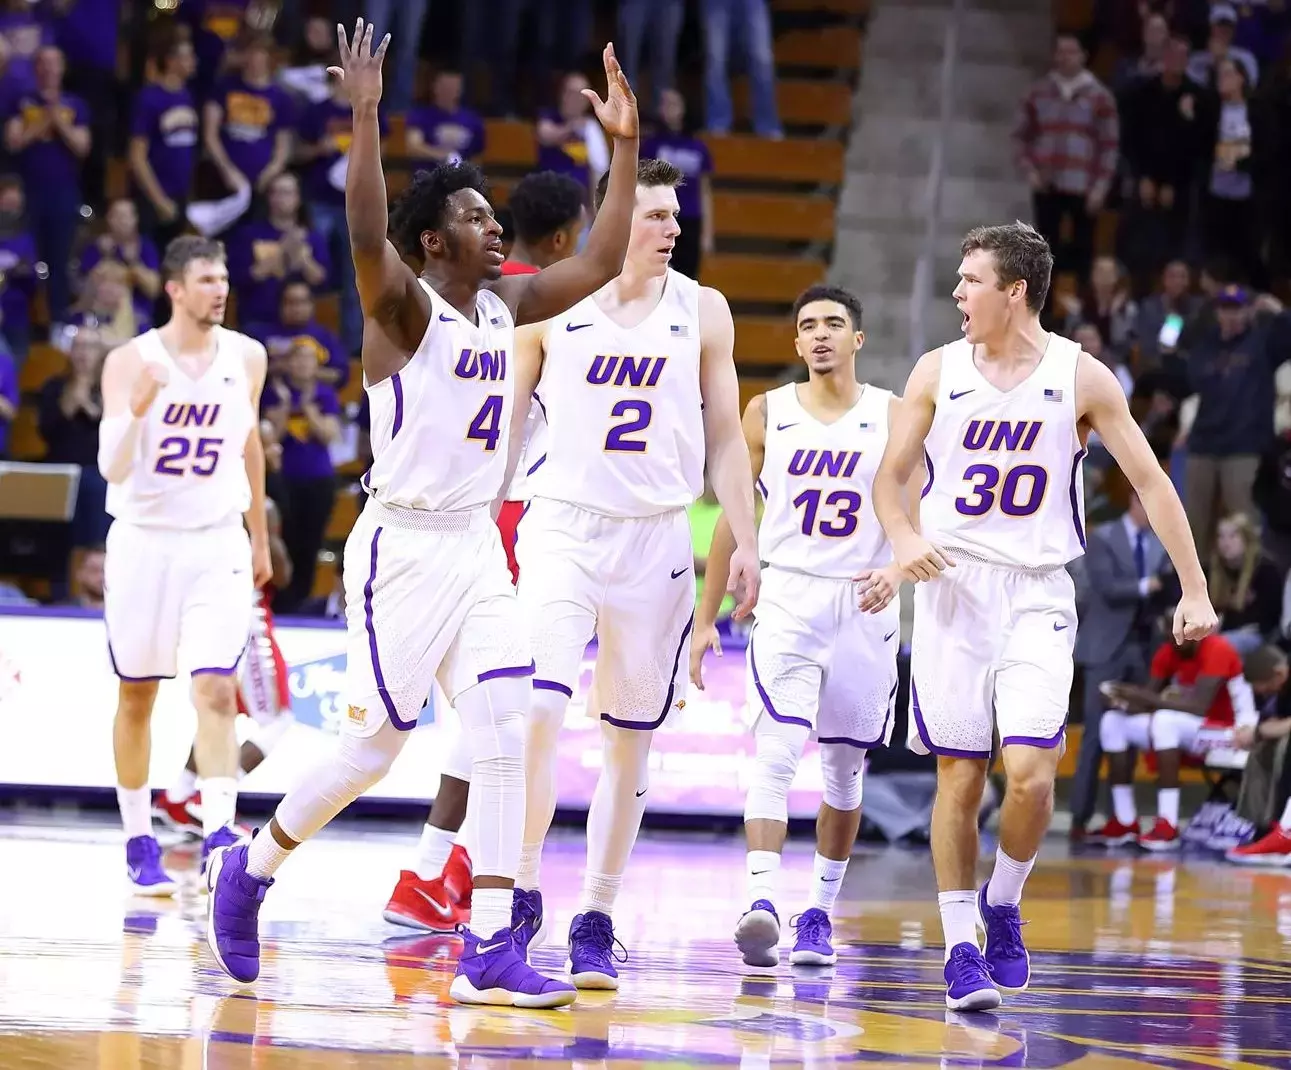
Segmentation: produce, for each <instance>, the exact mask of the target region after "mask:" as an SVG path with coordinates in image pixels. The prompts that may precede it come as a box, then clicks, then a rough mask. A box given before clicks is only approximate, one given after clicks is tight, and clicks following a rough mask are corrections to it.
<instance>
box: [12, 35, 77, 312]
mask: <svg viewBox="0 0 1291 1070" xmlns="http://www.w3.org/2000/svg"><path fill="white" fill-rule="evenodd" d="M65 66H66V64H65V62H64V60H63V53H62V52H61V51H59V50H58V49H57V48H53V47H49V48H42V49H41V50H40V52H38V53H37V55H36V89H35V91H34V92H32V93H29V94H24V95H23V96H22V97H21V98H20V99H19V101H18V114H17V115H15V116H14V117H13V118H11V119H10V120H9V121H8V123H6V124H5V131H4V133H5V144H6V145H7V146H8V147H9V151H10V152H13V153H15V154H17V156H18V164H19V166H20V167H21V169H22V176H23V182H24V184H25V185H26V187H27V189H29V190H36V191H38V192H37V195H36V196H34V197H32V198H31V199H30V203H29V204H28V206H27V212H28V219H29V220H30V222H31V229H32V231H33V232H34V233H35V235H36V249H37V250H38V251H39V253H40V258H41V259H42V260H44V261H45V263H46V264H48V265H49V279H48V282H47V284H46V285H47V287H48V294H49V314H50V318H51V319H53V320H54V322H56V323H62V322H63V321H64V320H65V319H66V317H67V308H68V306H69V305H70V304H71V301H72V287H71V279H70V278H69V277H68V263H69V262H70V261H71V259H72V242H73V241H74V240H75V238H76V228H77V226H78V224H79V223H80V221H81V205H82V203H84V198H83V197H82V195H81V161H82V160H84V159H85V157H86V155H88V153H89V151H90V125H89V123H90V109H89V108H88V107H87V106H86V104H85V102H84V101H83V100H80V99H78V98H77V97H73V96H70V95H68V94H67V93H65V92H63V71H64V69H65Z"/></svg>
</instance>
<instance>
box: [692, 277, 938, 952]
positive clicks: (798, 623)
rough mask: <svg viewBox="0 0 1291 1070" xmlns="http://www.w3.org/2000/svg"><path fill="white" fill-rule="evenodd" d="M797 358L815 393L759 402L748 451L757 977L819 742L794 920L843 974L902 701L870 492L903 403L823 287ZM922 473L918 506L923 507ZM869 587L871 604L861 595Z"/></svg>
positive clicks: (753, 407) (708, 645) (713, 644)
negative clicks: (859, 839) (753, 525)
mask: <svg viewBox="0 0 1291 1070" xmlns="http://www.w3.org/2000/svg"><path fill="white" fill-rule="evenodd" d="M793 315H794V324H795V328H796V331H797V336H796V338H795V339H794V349H795V350H796V351H797V353H798V356H799V358H800V359H802V360H803V362H804V363H805V364H806V365H807V371H808V379H807V382H805V383H801V384H796V383H790V384H788V385H787V386H782V387H779V388H777V389H775V390H770V391H768V392H767V393H765V394H758V395H757V396H756V397H754V398H752V399H751V400H750V401H749V404H748V407H747V408H746V409H745V412H744V437H745V440H746V441H747V442H748V445H749V457H750V461H751V463H752V466H753V481H754V486H755V487H756V489H757V491H758V493H760V494H761V495H762V498H763V501H764V503H765V508H764V511H763V514H762V523H761V526H760V528H759V531H758V550H759V554H760V556H761V558H762V561H763V562H764V563H765V565H766V571H765V572H764V573H763V582H762V593H761V595H760V597H759V599H758V606H757V609H756V611H755V615H756V617H757V625H756V627H755V628H754V629H753V633H752V634H751V635H750V637H749V645H748V661H747V665H748V670H747V671H748V710H749V713H750V715H751V721H752V727H753V729H754V732H755V733H756V741H757V751H756V757H755V760H754V765H753V775H752V780H751V782H750V784H749V791H748V796H747V798H746V800H745V805H744V830H745V835H746V837H747V839H748V856H747V866H748V870H747V872H748V889H749V895H748V902H749V903H750V904H752V905H751V906H750V907H749V909H748V910H747V911H746V912H745V914H744V915H743V917H741V918H740V921H739V924H738V925H737V927H736V930H735V943H736V945H737V946H738V947H739V949H740V952H741V953H742V954H743V956H744V961H745V962H746V963H747V964H748V965H750V966H774V965H776V963H778V962H779V961H780V954H779V951H778V945H779V942H780V915H779V913H778V912H777V910H776V907H775V901H776V894H775V892H776V873H777V872H778V871H779V869H780V852H781V851H782V850H783V849H784V841H785V836H786V834H787V832H788V829H789V807H788V799H789V789H790V786H791V785H792V783H793V779H794V776H795V775H796V773H797V771H798V764H799V762H800V761H801V759H802V753H803V749H804V747H806V745H807V740H808V739H809V738H813V737H814V738H816V739H817V740H819V742H820V765H821V775H822V777H823V780H824V799H823V801H822V803H821V806H820V811H819V814H818V816H817V819H816V861H815V872H814V876H813V879H812V888H811V904H810V905H809V906H808V908H807V909H806V910H804V911H803V912H802V913H801V914H799V915H797V917H796V919H795V920H794V922H793V924H794V928H795V933H796V938H795V941H794V946H793V950H792V951H791V952H790V954H789V961H790V962H791V963H794V964H797V965H814V966H825V965H832V964H833V963H834V962H837V961H838V956H837V954H836V953H835V951H834V947H833V944H832V943H831V940H830V937H831V935H832V923H831V921H830V911H831V910H833V907H834V901H835V900H836V899H837V897H838V891H839V888H840V887H841V885H842V880H843V875H844V873H846V871H847V860H848V858H849V857H850V856H851V851H852V844H853V843H855V842H856V834H857V832H858V830H859V828H860V823H861V778H862V775H863V769H862V766H863V765H864V762H865V752H866V750H867V749H869V748H870V747H880V746H886V745H887V742H888V739H889V738H890V736H891V734H892V712H893V704H894V703H895V701H896V690H897V647H898V645H899V644H900V638H899V635H898V632H899V631H900V606H899V605H898V604H897V603H896V602H894V601H893V598H894V597H895V595H896V593H897V590H898V588H899V587H900V584H901V578H900V571H899V570H898V569H897V568H896V566H895V565H894V564H893V562H892V550H891V548H890V547H889V546H888V540H887V536H886V535H884V534H883V529H882V528H881V527H880V526H879V523H878V521H877V520H876V519H875V517H874V511H873V507H872V506H871V504H870V482H871V480H872V479H873V477H874V471H875V469H876V468H878V465H879V460H880V459H881V458H882V456H883V447H884V445H885V444H886V442H887V437H888V425H889V423H890V420H891V415H892V413H893V412H894V411H895V409H896V405H897V400H898V399H897V398H895V397H894V396H893V394H892V393H891V391H888V390H882V389H880V388H879V387H876V386H873V385H871V384H862V383H860V382H858V381H857V378H856V356H857V353H858V352H859V351H860V347H861V346H862V344H863V343H864V340H865V335H864V334H863V333H862V331H861V302H860V300H859V299H858V298H857V297H856V296H855V295H854V294H851V293H849V292H848V291H846V290H842V289H839V288H838V287H835V286H813V287H811V288H810V289H809V290H807V291H806V292H804V293H803V294H802V295H801V296H800V297H799V298H798V299H797V301H795V302H794V306H793ZM919 475H920V473H919V471H918V469H916V470H915V473H914V476H913V477H912V480H911V482H912V484H914V485H913V487H912V488H910V494H911V495H912V497H913V498H914V500H916V501H917V500H918V494H919V483H918V479H919ZM733 549H734V539H733V538H732V536H731V527H730V525H729V524H728V523H727V522H726V518H725V516H723V517H721V518H719V519H718V522H717V529H716V531H715V532H714V533H713V545H712V548H711V549H710V550H709V553H708V571H707V574H706V575H705V582H704V594H703V598H702V599H701V601H700V606H699V613H698V620H697V621H696V624H695V634H694V636H693V638H692V640H691V680H692V682H693V683H694V684H695V686H696V687H698V688H700V689H701V690H702V689H703V686H704V684H703V676H702V659H703V656H704V653H705V652H706V651H707V650H709V649H713V650H715V651H719V652H720V650H721V646H720V639H719V638H718V634H717V625H716V621H717V611H718V609H719V608H720V606H721V603H722V598H723V596H724V595H725V593H726V580H727V571H728V567H729V561H730V556H731V551H732V550H733ZM858 585H863V586H864V588H865V590H866V595H865V597H864V598H863V599H862V598H861V597H858V595H857V589H858Z"/></svg>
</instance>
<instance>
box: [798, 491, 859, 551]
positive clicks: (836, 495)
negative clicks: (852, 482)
mask: <svg viewBox="0 0 1291 1070" xmlns="http://www.w3.org/2000/svg"><path fill="white" fill-rule="evenodd" d="M822 497H824V504H825V506H826V508H832V509H834V510H835V512H834V516H833V518H832V519H831V518H828V517H821V516H820V506H821V498H822ZM793 505H794V508H795V509H801V510H802V533H803V534H804V535H815V534H820V535H824V536H825V538H827V539H845V538H847V537H848V536H849V535H851V534H853V533H854V532H855V531H856V526H857V524H858V523H860V521H859V519H858V517H857V515H856V514H857V513H859V512H860V511H861V496H860V495H859V494H858V493H857V492H856V491H854V490H835V491H830V493H829V494H825V492H824V491H823V490H820V489H818V488H812V489H811V490H804V491H803V492H802V493H801V494H799V495H798V497H796V498H794V500H793Z"/></svg>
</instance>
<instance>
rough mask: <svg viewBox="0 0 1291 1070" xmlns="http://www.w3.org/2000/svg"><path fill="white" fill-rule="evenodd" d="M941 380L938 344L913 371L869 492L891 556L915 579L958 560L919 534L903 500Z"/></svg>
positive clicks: (933, 574) (933, 575)
mask: <svg viewBox="0 0 1291 1070" xmlns="http://www.w3.org/2000/svg"><path fill="white" fill-rule="evenodd" d="M940 379H941V350H940V349H934V350H933V351H932V352H931V353H925V354H924V355H923V356H922V357H920V358H919V362H918V363H917V364H916V365H915V366H914V371H912V372H911V373H910V379H909V380H908V381H907V383H906V388H905V393H904V394H903V395H902V398H901V405H900V407H899V408H898V410H897V419H896V421H895V422H894V424H893V425H892V427H891V428H890V431H889V434H888V444H887V448H886V449H885V450H884V451H883V460H882V461H881V462H879V468H878V471H877V472H875V473H874V486H873V488H872V489H871V491H870V494H871V495H872V496H873V498H874V515H875V516H876V517H877V518H878V521H879V524H880V525H882V527H883V531H884V533H885V534H886V535H887V537H888V542H890V543H891V544H892V556H893V557H894V558H895V559H896V563H897V565H898V566H899V567H900V569H901V574H902V575H903V576H904V577H905V578H906V579H908V580H913V581H916V582H917V581H919V580H931V579H935V578H936V577H937V576H939V575H940V574H941V573H942V572H944V571H945V570H946V569H947V568H950V567H952V566H953V564H954V562H952V561H949V560H948V559H947V558H946V555H945V554H944V553H943V552H942V550H941V549H940V548H938V547H936V546H934V545H933V544H932V543H930V542H929V541H928V540H927V539H925V538H924V537H923V536H922V535H920V534H919V531H918V528H917V527H916V523H915V520H914V518H913V516H912V509H910V508H908V507H907V505H906V502H905V500H904V499H905V493H904V488H905V486H906V484H907V483H909V482H910V480H911V478H912V477H913V475H914V472H915V469H916V466H917V465H918V464H919V462H920V459H921V458H922V457H923V442H924V439H926V438H927V437H928V432H929V431H931V430H932V418H933V414H934V413H935V412H936V408H937V383H938V382H939V381H940Z"/></svg>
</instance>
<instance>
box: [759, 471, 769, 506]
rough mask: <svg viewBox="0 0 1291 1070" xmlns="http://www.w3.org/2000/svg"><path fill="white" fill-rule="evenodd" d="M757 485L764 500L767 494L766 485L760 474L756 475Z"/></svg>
mask: <svg viewBox="0 0 1291 1070" xmlns="http://www.w3.org/2000/svg"><path fill="white" fill-rule="evenodd" d="M757 487H758V493H759V494H761V495H762V500H763V501H766V500H767V498H768V497H769V495H768V494H767V485H766V484H765V483H763V482H762V477H761V476H758V481H757Z"/></svg>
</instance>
